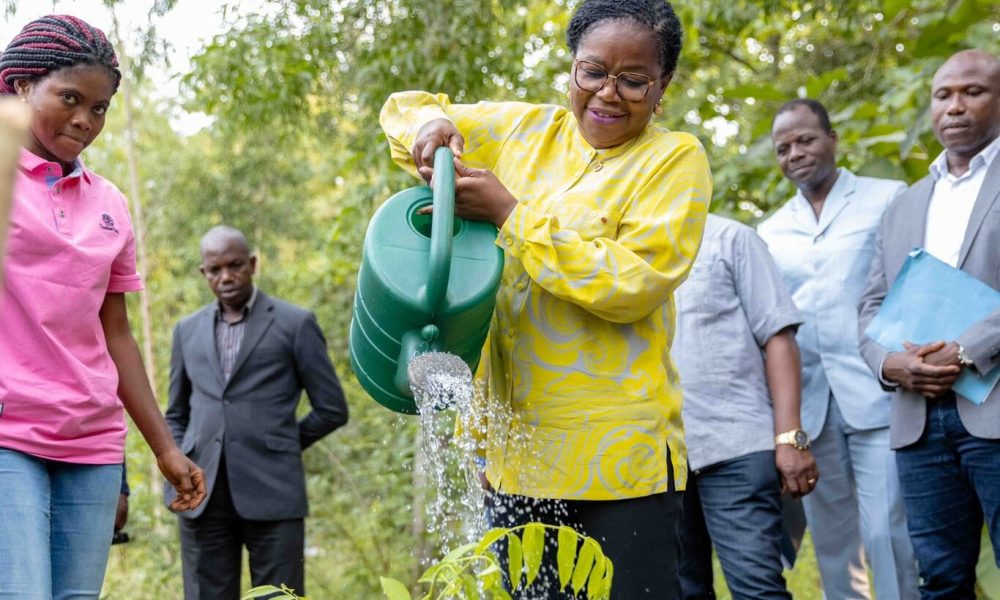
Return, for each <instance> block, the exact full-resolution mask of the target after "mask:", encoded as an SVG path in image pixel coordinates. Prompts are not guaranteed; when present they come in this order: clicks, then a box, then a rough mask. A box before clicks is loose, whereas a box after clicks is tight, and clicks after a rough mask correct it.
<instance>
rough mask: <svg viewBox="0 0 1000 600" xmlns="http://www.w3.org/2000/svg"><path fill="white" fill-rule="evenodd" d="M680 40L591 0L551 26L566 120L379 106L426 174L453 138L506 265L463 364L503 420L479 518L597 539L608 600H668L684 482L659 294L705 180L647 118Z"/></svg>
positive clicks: (629, 1) (701, 202)
mask: <svg viewBox="0 0 1000 600" xmlns="http://www.w3.org/2000/svg"><path fill="white" fill-rule="evenodd" d="M681 37H682V32H681V26H680V23H679V22H678V19H677V17H676V15H675V14H674V11H673V9H672V8H671V6H670V5H669V3H667V2H665V1H664V0H587V1H585V2H583V3H582V5H581V6H580V7H579V9H578V10H577V12H576V13H575V14H574V16H573V18H572V20H571V22H570V25H569V30H568V35H567V38H568V42H569V47H570V49H571V51H572V52H573V57H574V61H573V67H572V72H571V77H570V93H569V98H570V105H571V107H570V110H567V109H566V108H563V107H560V106H552V105H537V104H527V103H518V102H481V103H478V104H452V103H451V102H450V101H449V99H448V97H447V96H445V95H443V94H439V95H432V94H428V93H424V92H402V93H397V94H393V95H392V96H391V97H390V98H389V100H388V101H387V102H386V104H385V106H384V107H383V109H382V115H381V124H382V127H383V129H384V130H385V132H386V135H387V136H388V138H389V142H390V145H391V149H392V156H393V159H394V160H395V161H396V162H397V163H399V164H400V165H402V166H403V167H405V168H407V169H409V170H411V171H416V172H418V173H419V174H420V175H421V176H422V177H423V178H424V179H427V180H429V179H430V177H431V175H432V170H431V166H432V164H433V154H434V151H435V150H436V149H437V148H438V147H440V146H449V147H451V148H452V150H453V151H454V152H455V154H456V156H457V157H460V159H459V158H456V161H455V165H456V171H457V180H456V206H455V214H456V215H457V216H459V217H462V218H465V219H475V220H484V221H490V222H492V223H494V224H496V226H497V227H498V228H499V229H500V231H499V234H498V236H497V244H499V245H500V246H501V247H502V248H503V249H504V250H505V252H506V265H505V267H504V274H503V278H502V282H501V287H500V291H499V293H498V296H497V307H496V314H495V316H494V319H493V322H492V325H491V329H490V336H489V340H488V342H487V347H486V349H485V350H484V352H483V359H482V362H481V366H480V369H479V376H480V377H482V378H483V379H485V381H486V383H487V389H488V396H489V399H488V401H490V402H496V403H500V404H501V405H502V406H504V407H505V410H504V411H503V412H504V414H508V415H509V417H510V418H509V419H504V420H503V422H497V421H498V420H497V419H493V420H492V421H491V422H490V423H489V424H488V430H487V432H486V465H487V467H486V476H487V479H488V481H489V483H490V485H491V486H492V488H493V490H494V492H493V497H492V498H491V500H492V510H491V518H492V519H493V521H494V524H496V525H498V526H512V525H516V524H522V523H524V522H528V521H531V520H537V521H543V522H550V523H565V524H568V525H572V526H573V527H575V528H577V529H578V530H581V531H583V532H585V533H586V534H588V535H590V536H592V537H595V538H596V539H598V541H600V542H601V544H602V546H603V548H604V550H605V552H606V554H607V555H608V556H609V557H610V558H611V559H612V560H613V561H614V564H615V576H614V597H615V598H626V599H630V598H657V599H658V600H662V599H666V598H673V597H675V596H678V595H679V588H678V585H677V579H676V542H675V534H674V518H675V515H676V514H677V512H678V511H679V507H680V503H679V498H678V496H679V494H677V493H675V492H677V491H680V490H683V489H684V485H685V481H686V475H687V473H686V456H685V450H684V433H683V426H682V423H681V395H682V394H681V389H680V387H679V385H678V380H677V375H676V373H675V371H674V367H673V363H672V361H671V359H670V355H669V348H670V342H671V339H672V336H673V329H674V305H673V300H672V297H671V294H672V293H673V290H674V289H675V288H676V287H677V286H678V285H679V284H680V283H681V281H683V279H684V278H685V276H686V275H687V272H688V269H689V268H690V266H691V262H692V261H693V260H694V257H695V254H696V253H697V251H698V246H699V244H700V242H701V235H702V229H703V226H704V221H705V215H706V212H707V210H708V205H709V200H710V198H711V187H712V186H711V175H710V173H709V168H708V163H707V159H706V157H705V152H704V149H703V148H702V146H701V145H700V144H699V142H698V140H697V139H696V138H694V137H693V136H691V135H688V134H684V133H676V132H671V131H667V130H666V129H663V128H661V127H658V126H655V125H651V124H650V119H651V117H652V115H653V114H654V113H657V114H658V113H660V112H661V110H662V109H661V104H660V103H661V98H662V96H663V92H664V90H665V89H666V87H667V84H668V83H669V82H670V79H671V77H672V76H673V73H674V69H675V67H676V64H677V58H678V55H679V53H680V48H681ZM474 167H482V168H474ZM491 414H495V413H491ZM557 587H558V586H557ZM547 597H556V596H555V595H550V596H547Z"/></svg>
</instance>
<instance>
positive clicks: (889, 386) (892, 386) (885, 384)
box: [875, 354, 899, 392]
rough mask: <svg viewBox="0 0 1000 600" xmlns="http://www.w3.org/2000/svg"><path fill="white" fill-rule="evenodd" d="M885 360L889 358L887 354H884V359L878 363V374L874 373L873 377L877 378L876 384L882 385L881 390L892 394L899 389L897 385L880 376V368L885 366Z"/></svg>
mask: <svg viewBox="0 0 1000 600" xmlns="http://www.w3.org/2000/svg"><path fill="white" fill-rule="evenodd" d="M887 358H889V355H888V354H886V355H885V358H883V359H882V361H881V362H880V363H878V372H877V373H875V376H876V377H878V382H879V383H880V384H882V389H884V390H886V391H888V392H894V391H896V390H898V389H899V384H896V383H893V382H891V381H889V380H888V379H886V378H885V377H884V376H883V375H882V367H884V366H885V361H886V359H887Z"/></svg>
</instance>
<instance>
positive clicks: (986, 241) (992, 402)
mask: <svg viewBox="0 0 1000 600" xmlns="http://www.w3.org/2000/svg"><path fill="white" fill-rule="evenodd" d="M933 190H934V180H933V178H932V177H931V176H929V175H928V176H927V177H924V178H923V179H921V180H920V181H918V182H917V183H915V184H913V185H912V186H911V187H910V188H909V189H907V190H906V191H905V192H903V193H902V194H901V195H900V196H899V197H898V198H897V199H896V200H895V201H894V202H893V203H892V204H891V205H890V206H889V208H888V209H886V212H885V214H884V215H883V217H882V223H881V225H880V227H879V231H878V237H877V238H876V242H875V243H876V250H875V258H874V260H873V261H872V267H871V271H870V272H869V275H868V282H867V284H866V289H865V292H864V294H862V297H861V304H860V306H859V312H860V314H859V318H858V328H859V332H861V333H862V335H860V345H861V355H862V356H863V357H864V359H865V361H866V362H867V363H868V366H869V367H871V369H872V371H873V372H875V373H876V374H877V373H878V370H879V368H880V367H881V365H882V361H883V360H884V359H885V357H886V355H887V354H888V353H889V351H888V350H887V349H886V348H884V347H883V346H881V345H879V344H876V343H875V342H873V341H872V340H871V339H869V338H867V337H865V336H864V335H863V332H864V330H865V328H866V327H868V323H870V322H871V320H872V318H873V317H874V316H875V314H876V313H877V312H878V309H879V307H880V306H881V305H882V301H883V300H884V299H885V296H886V293H887V292H888V290H889V288H890V287H891V286H892V284H893V282H894V281H895V280H896V276H897V275H899V271H900V269H901V268H902V267H903V262H904V261H905V260H906V256H907V254H908V253H909V252H910V250H912V249H913V248H914V247H916V246H923V244H924V231H925V229H926V225H927V208H928V206H929V204H930V199H931V193H932V192H933ZM958 267H959V268H960V269H962V270H963V271H965V272H967V273H969V274H970V275H972V276H973V277H975V278H977V279H979V280H980V281H982V282H983V283H986V284H988V285H990V286H992V287H993V288H994V289H997V290H1000V160H994V161H993V164H992V165H991V166H990V169H989V170H988V171H987V172H986V179H985V180H984V181H983V187H982V189H981V190H980V192H979V197H978V198H976V203H975V206H974V207H973V209H972V215H971V217H970V218H969V226H968V228H967V229H966V232H965V239H964V241H963V242H962V249H961V252H960V254H959V259H958ZM956 341H957V342H958V343H960V344H961V345H962V346H963V347H964V348H965V350H966V352H967V353H968V354H969V357H970V358H971V359H972V360H973V361H974V363H975V368H976V370H978V371H979V372H980V373H986V372H989V371H991V370H992V369H993V368H995V367H996V366H997V365H998V364H1000V310H998V311H995V312H993V313H991V314H990V315H989V316H987V317H986V318H985V319H983V320H981V321H979V322H978V323H976V324H975V325H973V326H972V327H970V328H969V329H968V330H966V331H965V332H963V333H962V334H961V335H959V336H958V338H957V340H956ZM958 414H959V416H960V417H961V419H962V423H963V424H964V425H965V428H966V429H968V430H969V433H971V434H972V435H974V436H976V437H981V438H988V439H998V438H1000V386H997V387H996V388H994V389H993V391H992V392H991V393H990V395H989V397H987V398H986V401H985V402H984V403H983V404H981V405H975V404H973V403H971V402H969V401H968V400H966V399H964V398H962V397H961V396H960V397H959V398H958ZM926 417H927V403H926V400H925V398H924V397H923V396H921V395H920V394H917V393H914V392H910V391H908V390H904V389H903V388H899V389H898V390H896V392H895V394H894V395H893V400H892V407H891V410H890V418H889V427H890V430H889V431H890V445H891V446H892V448H894V449H897V448H902V447H904V446H908V445H910V444H912V443H914V442H916V441H917V440H919V439H920V436H921V435H922V434H923V431H924V423H925V421H926Z"/></svg>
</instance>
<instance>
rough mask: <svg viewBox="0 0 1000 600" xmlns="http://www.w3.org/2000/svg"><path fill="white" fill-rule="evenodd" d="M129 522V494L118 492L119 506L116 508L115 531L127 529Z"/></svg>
mask: <svg viewBox="0 0 1000 600" xmlns="http://www.w3.org/2000/svg"><path fill="white" fill-rule="evenodd" d="M126 523H128V494H118V508H116V509H115V531H121V530H122V529H125V524H126Z"/></svg>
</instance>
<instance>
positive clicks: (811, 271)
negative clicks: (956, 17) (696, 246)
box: [758, 100, 917, 600]
mask: <svg viewBox="0 0 1000 600" xmlns="http://www.w3.org/2000/svg"><path fill="white" fill-rule="evenodd" d="M771 140H772V142H773V144H774V150H775V155H776V157H777V160H778V165H779V167H781V170H782V172H783V173H784V174H785V176H786V177H787V178H788V179H789V180H791V181H792V182H793V183H794V184H795V186H796V187H797V188H798V192H797V193H796V194H795V196H794V197H792V198H791V199H790V200H789V201H788V202H787V203H786V204H784V205H783V206H782V207H781V208H779V209H778V210H777V211H775V212H774V214H773V215H772V216H771V217H769V218H768V219H767V220H766V221H764V222H763V223H761V225H760V227H759V228H758V231H759V233H760V236H761V237H762V238H763V239H764V241H765V242H767V245H768V249H769V250H770V251H771V254H772V256H774V259H775V262H776V263H777V265H778V269H779V270H780V271H781V274H782V277H783V278H784V280H785V283H786V285H787V286H788V289H789V291H790V292H791V293H792V298H793V300H794V301H795V304H796V306H797V307H798V309H799V310H800V311H801V313H802V316H803V318H804V321H805V322H804V323H803V324H802V326H801V327H799V330H798V333H797V336H796V337H797V341H798V344H799V348H800V350H801V353H802V369H803V373H802V387H803V389H802V428H803V429H804V430H805V431H806V433H808V434H809V437H810V438H813V442H812V451H813V456H814V457H815V459H816V464H817V466H818V467H819V472H820V473H822V475H823V476H822V477H821V478H820V481H819V483H818V484H817V486H816V489H815V490H814V491H813V493H812V494H810V495H809V496H806V497H805V498H804V499H803V505H804V507H805V511H806V520H807V521H808V524H809V528H810V530H811V531H812V537H813V543H814V546H815V549H816V560H817V563H818V564H819V570H820V576H821V578H822V582H823V591H824V593H825V595H826V597H827V598H830V599H831V600H844V599H867V598H870V597H871V591H870V589H869V587H870V586H869V583H868V577H867V573H866V570H865V565H866V559H867V564H868V565H869V566H870V567H871V569H872V574H873V580H874V588H875V593H876V595H877V597H878V600H894V599H900V598H901V599H904V600H908V599H912V598H915V597H916V596H917V571H916V565H915V561H914V558H913V549H912V547H911V545H910V540H909V538H908V537H907V534H906V515H905V512H904V509H903V500H902V496H901V493H900V489H899V478H898V475H897V472H896V463H895V459H894V457H893V453H892V451H891V450H890V449H889V403H890V394H889V393H888V392H886V391H885V390H883V389H882V387H881V386H880V385H879V382H878V380H877V379H876V378H875V377H874V376H873V375H872V373H871V371H870V370H869V368H868V366H867V365H866V364H865V361H864V360H863V359H862V358H861V354H860V352H859V350H858V333H857V331H858V330H857V315H858V313H857V306H858V301H859V300H860V298H861V293H862V291H863V289H864V284H865V280H866V276H867V274H868V269H869V266H870V265H871V261H872V257H873V256H874V253H875V233H876V231H877V229H878V226H879V220H880V218H881V216H882V213H883V211H884V210H885V208H886V206H888V205H889V202H890V201H892V199H893V198H895V197H896V195H897V194H899V193H900V192H901V191H902V190H903V189H905V187H906V184H904V183H903V182H901V181H892V180H887V179H875V178H871V177H861V176H857V175H855V174H854V173H852V172H851V171H849V170H847V169H845V168H840V169H838V168H837V166H836V154H835V153H836V149H837V134H836V133H835V132H834V131H833V128H832V127H831V125H830V118H829V116H828V114H827V111H826V109H825V108H824V107H823V105H822V104H820V103H819V102H817V101H815V100H793V101H791V102H788V103H787V104H785V105H784V106H782V107H781V108H780V109H779V110H778V113H777V115H776V116H775V118H774V123H773V125H772V128H771Z"/></svg>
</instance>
